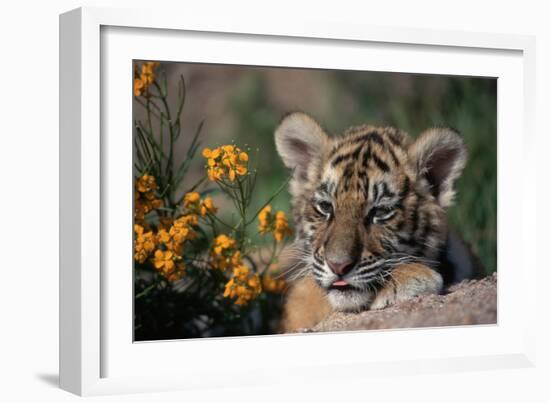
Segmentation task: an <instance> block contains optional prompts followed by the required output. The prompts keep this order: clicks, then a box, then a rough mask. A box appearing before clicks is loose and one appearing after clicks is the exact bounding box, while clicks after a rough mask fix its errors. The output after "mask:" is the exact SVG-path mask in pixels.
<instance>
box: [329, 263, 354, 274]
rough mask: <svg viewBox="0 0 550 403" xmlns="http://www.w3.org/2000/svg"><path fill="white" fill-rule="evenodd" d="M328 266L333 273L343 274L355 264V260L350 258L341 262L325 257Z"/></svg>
mask: <svg viewBox="0 0 550 403" xmlns="http://www.w3.org/2000/svg"><path fill="white" fill-rule="evenodd" d="M327 264H328V267H330V270H332V271H333V272H334V274H337V275H339V276H343V275H344V274H346V273H348V272H349V271H350V270H351V269H352V268H353V266H355V262H354V261H353V260H351V259H349V260H345V261H343V262H333V261H331V260H329V259H327Z"/></svg>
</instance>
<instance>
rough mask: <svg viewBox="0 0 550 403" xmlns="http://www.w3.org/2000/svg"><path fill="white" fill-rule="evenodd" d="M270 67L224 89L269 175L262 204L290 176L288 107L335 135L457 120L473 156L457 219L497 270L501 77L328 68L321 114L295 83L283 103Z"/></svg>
mask: <svg viewBox="0 0 550 403" xmlns="http://www.w3.org/2000/svg"><path fill="white" fill-rule="evenodd" d="M243 69H244V68H243ZM267 70H268V69H263V68H246V73H243V74H241V75H240V76H239V77H238V78H237V79H236V81H235V83H234V85H233V86H232V87H231V90H230V91H229V93H228V94H224V95H223V96H225V97H226V99H227V104H228V108H229V111H230V112H231V113H232V115H233V118H234V120H235V122H236V124H235V125H234V127H233V129H232V131H231V132H230V133H224V137H226V138H227V136H229V138H230V139H232V140H234V141H235V142H236V143H237V144H248V145H249V146H250V147H251V148H252V152H251V158H253V159H254V160H255V163H257V165H258V174H259V176H258V177H259V178H261V180H259V181H258V184H257V187H258V192H257V194H258V195H259V197H258V200H257V201H256V203H257V206H259V205H260V204H261V203H262V202H263V201H264V200H265V199H267V198H268V197H269V195H271V194H273V192H274V190H275V189H277V188H278V187H279V186H280V184H281V182H282V181H284V180H285V178H286V175H287V171H286V170H285V169H284V167H283V165H282V163H281V161H280V159H279V157H278V155H277V153H276V151H275V147H274V143H273V130H274V128H275V127H276V125H277V122H278V121H279V120H280V118H281V117H282V115H283V114H284V113H286V112H291V111H293V110H302V111H304V112H307V113H310V114H312V115H313V116H314V117H315V118H316V119H317V120H318V121H319V122H320V123H321V124H322V125H323V126H324V128H325V129H326V130H327V131H328V132H330V133H335V134H338V133H340V132H342V131H343V130H345V129H346V128H347V127H349V126H353V125H358V124H362V123H368V124H372V125H380V126H395V127H397V128H399V129H401V130H404V131H406V132H408V133H409V134H410V135H411V136H413V137H416V136H417V135H418V134H420V133H421V132H422V131H423V130H425V129H427V128H429V127H432V126H435V125H443V126H450V127H453V128H455V129H456V130H458V131H459V132H461V133H462V135H463V136H464V139H465V142H466V145H467V147H468V152H469V161H468V164H467V166H466V169H465V171H464V173H463V175H462V177H461V179H460V180H459V182H458V184H457V188H458V192H457V197H456V201H455V204H454V206H452V207H451V208H450V210H449V219H450V222H451V225H452V227H453V228H455V229H456V230H458V231H459V232H460V233H461V234H462V236H463V237H464V238H465V239H466V241H467V242H468V243H469V244H470V245H471V247H472V249H473V250H474V252H475V253H476V254H477V255H478V256H479V257H480V259H481V261H482V263H483V265H484V267H485V270H486V271H487V273H491V272H493V271H496V248H497V246H496V245H497V242H496V225H497V201H496V200H497V199H496V197H497V196H496V195H497V165H496V161H497V141H496V116H497V115H496V110H497V103H496V97H497V91H496V79H490V78H473V77H457V76H437V75H415V74H403V73H383V72H356V71H326V72H323V76H322V77H323V79H322V80H323V81H322V84H323V85H322V95H321V96H322V98H323V102H324V104H323V105H324V107H323V110H322V112H321V113H322V115H319V108H318V107H315V106H314V105H318V104H319V102H318V100H317V99H311V100H308V99H307V97H303V96H299V95H301V94H298V93H296V94H292V86H287V88H290V90H289V91H290V93H289V94H287V99H291V100H293V102H289V103H288V105H284V106H283V107H282V106H281V105H280V103H279V104H277V103H275V102H274V101H273V96H272V94H271V93H270V91H272V88H271V87H270V84H271V86H272V85H273V84H272V83H270V82H269V80H271V81H273V77H270V76H269V75H268V74H266V71H267ZM271 70H273V69H271ZM316 72H317V71H316ZM295 91H297V92H298V91H300V89H299V88H297V89H296V90H295ZM294 95H295V96H294ZM255 150H257V151H255ZM289 201H290V197H289V195H288V193H283V194H281V195H280V196H279V197H277V199H276V200H275V202H274V206H275V208H277V209H283V210H287V211H288V209H289Z"/></svg>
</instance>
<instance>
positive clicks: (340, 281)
mask: <svg viewBox="0 0 550 403" xmlns="http://www.w3.org/2000/svg"><path fill="white" fill-rule="evenodd" d="M332 285H333V286H336V287H341V286H345V285H348V283H347V282H345V281H344V280H337V281H335V282H334V283H332Z"/></svg>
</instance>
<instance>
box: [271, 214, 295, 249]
mask: <svg viewBox="0 0 550 403" xmlns="http://www.w3.org/2000/svg"><path fill="white" fill-rule="evenodd" d="M290 235H292V230H291V229H290V227H289V225H288V220H287V219H286V214H285V213H284V211H277V213H276V214H275V231H274V232H273V236H274V237H275V239H276V240H277V241H279V242H280V241H282V240H283V238H284V237H285V236H290Z"/></svg>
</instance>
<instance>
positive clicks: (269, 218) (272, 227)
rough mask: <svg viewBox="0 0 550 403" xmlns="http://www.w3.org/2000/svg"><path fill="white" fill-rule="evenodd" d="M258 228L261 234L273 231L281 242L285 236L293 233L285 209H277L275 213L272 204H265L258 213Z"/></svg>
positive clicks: (274, 235) (276, 238)
mask: <svg viewBox="0 0 550 403" xmlns="http://www.w3.org/2000/svg"><path fill="white" fill-rule="evenodd" d="M258 221H259V222H260V224H259V225H258V230H259V231H260V234H268V233H270V232H273V237H274V238H275V240H276V241H278V242H280V241H282V240H283V239H284V237H285V236H290V235H292V230H291V229H290V226H289V225H288V220H287V218H286V214H285V212H284V211H277V212H276V213H275V214H273V213H272V211H271V206H270V205H267V206H265V207H264V208H263V209H262V210H261V211H260V213H259V214H258Z"/></svg>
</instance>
